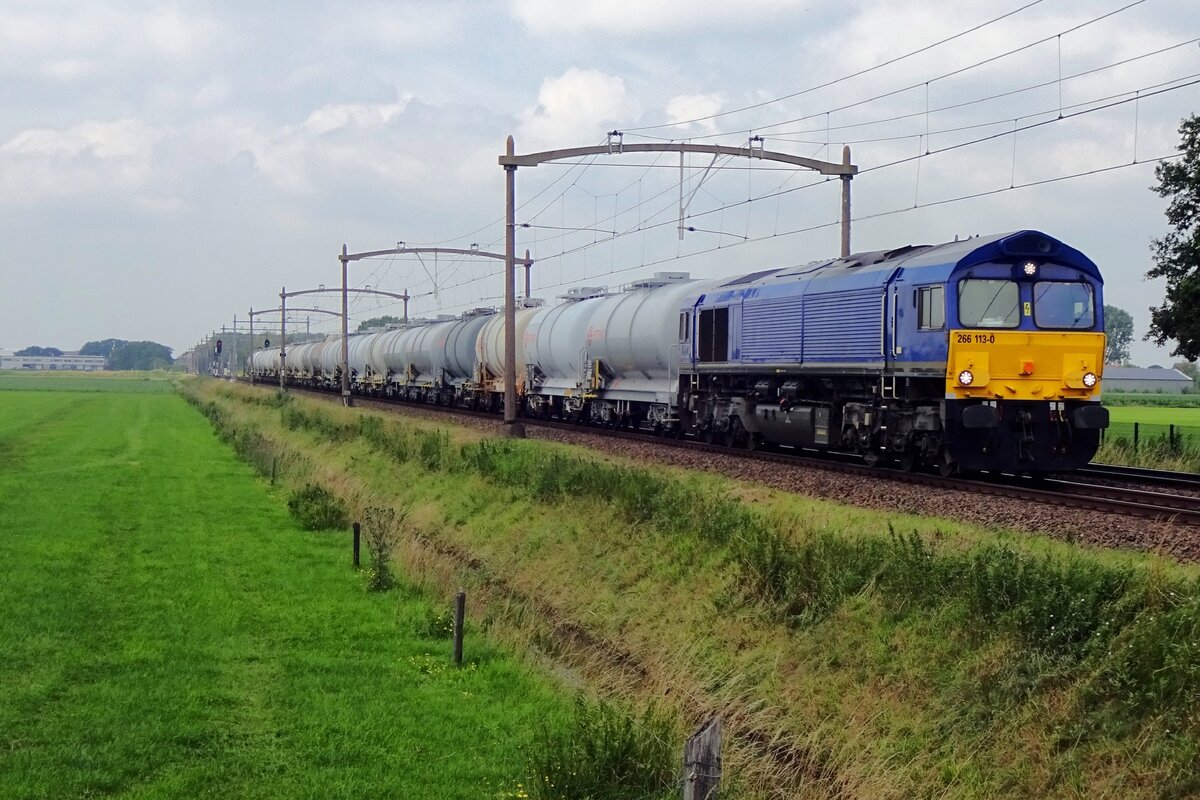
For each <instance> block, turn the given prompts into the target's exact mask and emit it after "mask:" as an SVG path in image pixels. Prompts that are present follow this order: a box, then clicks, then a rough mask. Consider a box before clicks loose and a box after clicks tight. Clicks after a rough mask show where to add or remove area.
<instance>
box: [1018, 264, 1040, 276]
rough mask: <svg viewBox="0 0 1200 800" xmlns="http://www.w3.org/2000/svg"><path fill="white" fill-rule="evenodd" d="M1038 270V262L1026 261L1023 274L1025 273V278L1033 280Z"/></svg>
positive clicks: (1022, 268) (1022, 269) (1022, 266)
mask: <svg viewBox="0 0 1200 800" xmlns="http://www.w3.org/2000/svg"><path fill="white" fill-rule="evenodd" d="M1037 268H1038V265H1037V263H1036V262H1034V261H1026V262H1025V263H1024V264H1022V265H1021V272H1022V273H1024V275H1025V277H1027V278H1032V277H1033V276H1034V275H1037Z"/></svg>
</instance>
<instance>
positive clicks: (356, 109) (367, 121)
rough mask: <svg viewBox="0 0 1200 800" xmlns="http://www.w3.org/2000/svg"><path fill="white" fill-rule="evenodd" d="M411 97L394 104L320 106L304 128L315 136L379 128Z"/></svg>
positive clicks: (310, 115) (306, 121)
mask: <svg viewBox="0 0 1200 800" xmlns="http://www.w3.org/2000/svg"><path fill="white" fill-rule="evenodd" d="M411 99H412V95H406V96H404V97H402V98H400V99H399V100H398V101H397V102H395V103H344V104H340V105H328V106H321V107H320V108H318V109H317V110H316V111H313V112H312V113H311V114H309V115H308V119H306V120H305V121H304V128H305V129H306V130H308V131H310V132H312V133H315V134H317V135H320V134H323V133H328V132H330V131H332V130H337V129H339V128H380V127H382V126H384V125H386V124H387V123H389V122H391V121H392V119H393V118H395V117H396V115H397V114H400V113H402V112H403V111H404V108H405V106H407V105H408V102H409V100H411Z"/></svg>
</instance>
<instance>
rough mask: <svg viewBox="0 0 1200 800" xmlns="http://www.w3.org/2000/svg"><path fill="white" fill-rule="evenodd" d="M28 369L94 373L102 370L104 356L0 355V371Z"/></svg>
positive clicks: (65, 354) (66, 354) (69, 354)
mask: <svg viewBox="0 0 1200 800" xmlns="http://www.w3.org/2000/svg"><path fill="white" fill-rule="evenodd" d="M2 369H30V370H57V371H75V372H96V371H98V370H102V369H104V356H81V355H78V354H73V353H64V354H63V355H61V356H17V355H13V354H12V353H0V370H2Z"/></svg>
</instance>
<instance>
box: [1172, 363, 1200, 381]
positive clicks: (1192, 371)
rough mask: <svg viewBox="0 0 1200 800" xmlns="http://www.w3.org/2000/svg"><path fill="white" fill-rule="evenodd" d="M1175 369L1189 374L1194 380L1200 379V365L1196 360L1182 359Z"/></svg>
mask: <svg viewBox="0 0 1200 800" xmlns="http://www.w3.org/2000/svg"><path fill="white" fill-rule="evenodd" d="M1175 369H1177V370H1179V371H1180V372H1182V373H1183V374H1184V375H1187V376H1188V377H1189V378H1191V379H1192V380H1193V381H1200V365H1197V364H1196V362H1195V361H1180V362H1179V363H1178V364H1176V365H1175Z"/></svg>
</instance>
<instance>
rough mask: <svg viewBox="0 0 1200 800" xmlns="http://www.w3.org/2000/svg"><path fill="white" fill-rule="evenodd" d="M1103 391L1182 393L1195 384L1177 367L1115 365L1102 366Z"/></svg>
mask: <svg viewBox="0 0 1200 800" xmlns="http://www.w3.org/2000/svg"><path fill="white" fill-rule="evenodd" d="M1103 385H1104V391H1106V392H1161V393H1163V394H1182V393H1183V392H1184V391H1186V390H1187V389H1190V388H1192V386H1194V385H1195V384H1194V383H1193V382H1192V379H1191V378H1189V377H1188V376H1187V375H1184V374H1183V373H1182V372H1180V371H1179V370H1177V369H1166V368H1164V367H1116V366H1111V365H1110V366H1106V367H1105V368H1104V384H1103Z"/></svg>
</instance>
